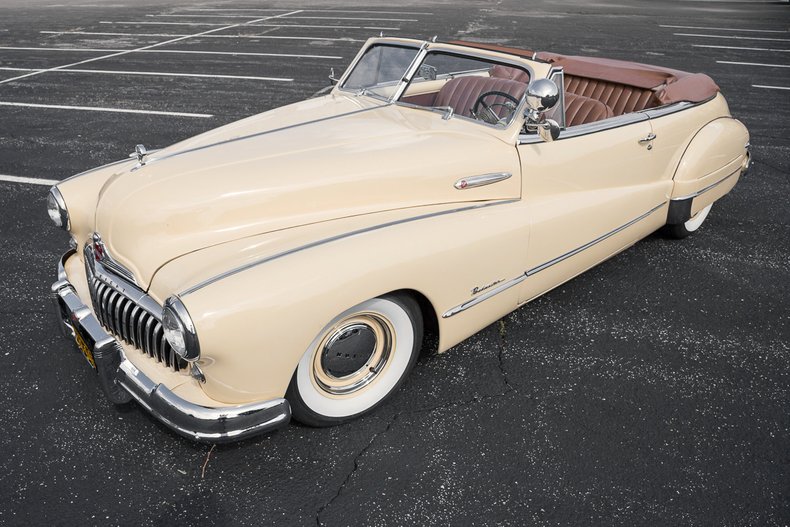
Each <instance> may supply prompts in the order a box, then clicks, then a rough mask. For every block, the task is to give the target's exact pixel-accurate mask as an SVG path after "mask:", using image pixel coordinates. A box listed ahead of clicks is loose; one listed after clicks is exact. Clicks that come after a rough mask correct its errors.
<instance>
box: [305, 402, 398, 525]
mask: <svg viewBox="0 0 790 527" xmlns="http://www.w3.org/2000/svg"><path fill="white" fill-rule="evenodd" d="M399 416H400V413H396V414H394V415H393V416H392V419H390V422H389V423H387V426H386V427H384V430H382V431H381V432H376V433H375V434H373V436H372V437H371V438H370V441H368V444H367V445H365V447H364V448H363V449H362V450H360V451H359V453H358V454H357V455H356V456H354V467H353V468H352V469H351V472H349V473H348V475H347V476H346V477H345V479H344V480H343V483H341V484H340V487H339V488H338V489H337V492H336V493H335V495H334V496H332V498H331V499H330V500H329V501H327V502H326V503H325V504H323V505H322V506H321V507H319V509H318V510H317V511H316V513H315V524H316V525H317V526H318V527H321V525H323V524H322V523H321V513H323V512H324V510H326V509H327V507H329V506H330V505H332V503H334V501H335V500H336V499H337V498H338V497H340V493H341V492H343V489H344V488H345V487H346V485H347V484H348V482H349V481H351V478H352V476H353V475H354V473H355V472H356V471H357V470H358V469H359V459H360V458H361V457H362V456H364V455H365V452H367V451H368V450H370V447H372V446H373V443H374V442H375V441H376V438H378V437H379V436H380V435H382V434H386V433H387V432H389V430H390V428H392V425H393V424H395V421H397V420H398V417H399Z"/></svg>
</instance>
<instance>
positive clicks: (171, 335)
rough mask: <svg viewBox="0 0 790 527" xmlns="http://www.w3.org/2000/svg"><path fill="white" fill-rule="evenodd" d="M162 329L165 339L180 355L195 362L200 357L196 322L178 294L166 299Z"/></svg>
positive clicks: (188, 360)
mask: <svg viewBox="0 0 790 527" xmlns="http://www.w3.org/2000/svg"><path fill="white" fill-rule="evenodd" d="M162 329H163V330H164V334H165V339H167V342H168V343H169V344H170V347H172V348H173V351H175V352H176V353H177V354H178V356H179V357H181V358H182V359H184V360H185V361H187V362H195V361H197V360H198V359H199V358H200V342H199V341H198V336H197V332H196V330H195V324H194V323H193V322H192V318H191V317H190V316H189V312H188V311H187V308H186V307H185V306H184V303H183V302H181V299H180V298H178V297H177V296H171V297H170V298H168V299H167V300H166V301H165V305H164V308H162Z"/></svg>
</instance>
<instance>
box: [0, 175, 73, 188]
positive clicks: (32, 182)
mask: <svg viewBox="0 0 790 527" xmlns="http://www.w3.org/2000/svg"><path fill="white" fill-rule="evenodd" d="M0 181H8V182H10V183H26V184H28V185H46V186H48V187H51V186H52V185H57V184H58V183H60V181H59V180H57V179H39V178H35V177H22V176H6V175H4V174H0Z"/></svg>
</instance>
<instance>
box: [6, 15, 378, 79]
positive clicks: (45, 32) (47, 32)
mask: <svg viewBox="0 0 790 527" xmlns="http://www.w3.org/2000/svg"><path fill="white" fill-rule="evenodd" d="M234 27H235V26H234ZM222 29H225V28H218V29H214V30H212V31H220V30H222ZM39 33H44V34H45V35H95V36H109V37H124V36H125V37H177V36H179V35H173V34H165V33H105V32H98V31H39ZM182 36H183V37H185V38H278V39H289V40H322V41H328V42H365V41H364V40H360V39H355V38H348V37H338V38H327V37H286V36H273V35H182ZM177 40H183V38H178V39H173V40H172V41H168V42H175V41H177ZM162 44H166V42H162V43H160V44H153V45H154V46H161V45H162ZM137 51H141V50H139V49H133V50H129V51H127V52H125V53H118V54H117V55H125V54H126V53H135V52H137ZM117 55H107V56H106V57H98V58H96V59H91V60H100V59H103V58H110V57H115V56H117ZM87 62H90V61H87ZM77 64H82V62H77V63H74V64H68V65H66V66H61V67H63V68H67V67H69V66H76V65H77ZM0 82H5V81H0Z"/></svg>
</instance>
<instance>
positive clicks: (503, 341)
mask: <svg viewBox="0 0 790 527" xmlns="http://www.w3.org/2000/svg"><path fill="white" fill-rule="evenodd" d="M506 345H507V327H506V326H505V319H504V318H503V319H500V320H499V342H498V344H497V347H498V348H499V349H498V353H497V364H498V366H499V371H500V373H501V374H502V381H503V383H504V385H505V391H503V392H502V393H497V394H492V395H483V396H480V397H472V398H471V399H466V400H463V401H451V402H448V403H443V404H438V405H435V406H430V407H427V408H420V409H417V410H411V411H406V412H396V413H394V414H393V415H392V419H390V421H389V423H387V426H385V427H384V429H383V430H381V431H379V432H376V433H375V434H373V435H372V436H371V438H370V440H369V441H368V443H367V444H366V445H365V446H364V447H363V448H362V450H360V451H359V452H358V453H357V454H356V455H355V456H354V463H353V467H352V468H351V471H349V473H348V474H347V475H346V477H345V478H344V479H343V482H342V483H341V484H340V486H339V487H338V489H337V492H336V493H335V495H334V496H332V498H330V499H329V501H327V502H326V503H325V504H323V505H322V506H321V507H319V508H318V510H317V511H316V513H315V524H316V526H318V527H321V526H322V525H323V523H322V522H321V514H323V512H324V511H325V510H326V509H327V508H329V507H330V506H331V505H332V504H333V503H334V502H335V501H336V500H337V499H338V498H339V497H340V494H341V493H342V492H343V489H344V488H346V486H347V485H348V483H349V482H350V481H351V478H352V477H353V476H354V474H355V473H356V472H357V470H359V460H360V459H361V458H362V456H364V455H365V453H367V451H368V450H370V449H371V447H373V443H375V442H376V440H377V439H378V438H379V437H380V436H382V435H384V434H386V433H387V432H389V431H390V429H391V428H392V427H393V425H394V424H395V422H396V421H397V420H398V419H399V418H400V417H401V416H402V415H408V416H411V415H418V414H428V413H431V412H434V411H436V410H449V409H453V408H463V407H467V406H471V405H473V404H475V403H481V402H485V401H488V400H491V399H498V398H500V397H504V396H506V395H509V394H511V393H514V392H516V391H517V390H516V388H515V387H514V386H513V385H511V384H510V380H509V379H508V375H507V371H505V365H504V360H503V353H504V351H505V347H506Z"/></svg>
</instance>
